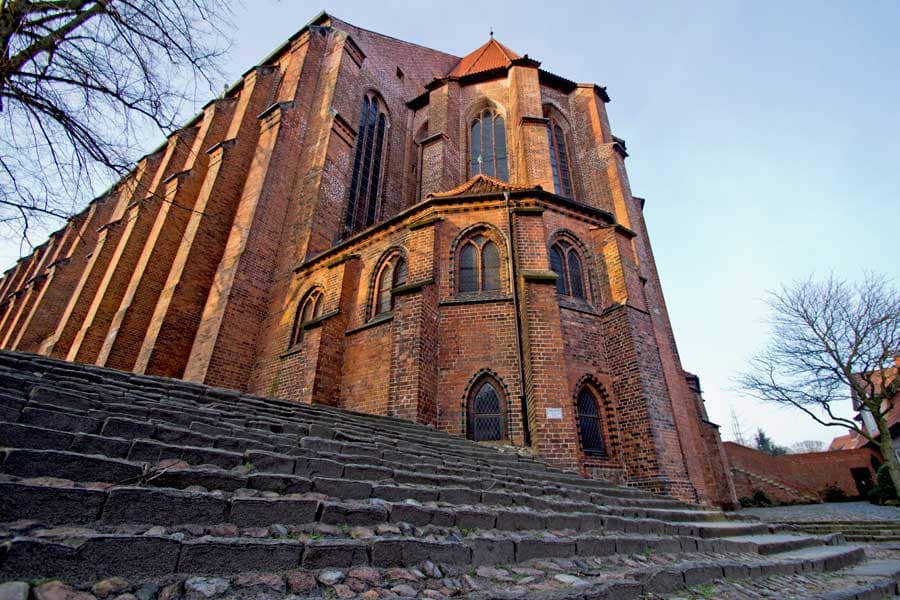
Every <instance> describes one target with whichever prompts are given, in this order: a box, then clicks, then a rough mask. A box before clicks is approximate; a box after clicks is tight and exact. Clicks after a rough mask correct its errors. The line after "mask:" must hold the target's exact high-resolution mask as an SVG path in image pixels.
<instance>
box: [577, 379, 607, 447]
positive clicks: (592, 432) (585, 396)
mask: <svg viewBox="0 0 900 600" xmlns="http://www.w3.org/2000/svg"><path fill="white" fill-rule="evenodd" d="M577 408H578V437H579V440H580V441H581V449H582V450H584V453H585V454H586V455H588V456H606V448H605V447H604V445H603V432H602V430H601V428H600V411H599V410H598V407H597V399H596V398H595V397H594V394H593V393H591V390H589V389H588V388H587V387H584V388H582V389H581V391H580V392H579V393H578V403H577Z"/></svg>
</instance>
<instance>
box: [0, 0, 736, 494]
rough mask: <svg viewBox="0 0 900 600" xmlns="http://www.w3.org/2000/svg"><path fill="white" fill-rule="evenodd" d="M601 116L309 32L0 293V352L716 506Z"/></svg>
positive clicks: (584, 98) (514, 85)
mask: <svg viewBox="0 0 900 600" xmlns="http://www.w3.org/2000/svg"><path fill="white" fill-rule="evenodd" d="M608 101H609V97H608V96H607V93H606V90H605V89H604V88H602V87H600V86H598V85H595V84H581V83H575V82H573V81H570V80H568V79H566V78H565V77H563V76H560V75H558V74H555V73H551V72H548V71H546V70H544V69H541V66H540V63H539V62H538V61H537V60H535V59H533V58H530V57H529V56H528V55H521V54H519V53H517V52H514V51H513V50H511V49H509V48H507V47H505V46H504V45H502V44H501V43H500V42H498V41H497V40H495V39H493V38H491V39H489V40H488V41H487V42H486V43H485V44H484V45H483V46H481V47H479V48H477V49H476V50H474V51H473V52H471V53H470V54H468V55H467V56H465V57H462V58H460V57H457V56H453V55H450V54H446V53H444V52H439V51H436V50H432V49H429V48H425V47H422V46H418V45H416V44H411V43H408V42H404V41H401V40H397V39H394V38H391V37H388V36H385V35H381V34H378V33H375V32H371V31H367V30H365V29H361V28H359V27H356V26H353V25H350V24H349V23H346V22H343V21H340V20H338V19H336V18H334V17H332V16H329V15H327V14H322V15H320V16H319V17H317V18H316V19H315V20H313V21H312V22H311V23H310V24H309V25H308V26H306V27H304V28H303V29H302V30H301V31H300V32H298V33H297V34H296V35H295V36H293V37H292V38H291V39H289V40H288V41H287V42H285V43H284V44H283V45H282V46H280V47H279V48H278V49H277V50H276V51H275V52H274V53H273V54H272V55H271V56H270V57H268V58H267V59H265V60H264V61H263V63H262V64H260V65H259V66H256V67H254V68H252V69H250V70H249V71H248V72H247V73H246V74H245V75H244V76H243V78H242V79H241V81H240V82H238V83H237V84H236V85H234V86H233V87H232V88H230V89H229V90H227V92H226V93H225V94H224V95H223V97H221V98H219V99H216V100H213V101H211V102H210V103H209V104H208V105H207V106H206V107H204V109H203V111H202V113H201V114H199V115H197V117H195V118H194V119H193V120H192V121H191V122H190V123H188V124H187V125H186V126H185V127H184V128H183V129H181V130H180V131H178V132H177V133H175V134H173V135H172V136H171V137H170V139H169V140H168V141H167V143H166V144H165V145H163V146H162V147H161V148H159V149H158V150H157V151H155V152H153V153H151V154H150V155H148V156H146V157H144V158H143V159H142V160H141V161H140V162H139V163H138V165H137V167H136V169H135V170H134V172H133V173H132V174H131V175H130V176H129V177H128V178H126V179H124V180H123V181H122V182H120V184H119V185H117V186H116V187H115V188H114V189H113V190H111V191H110V192H109V193H107V194H106V195H104V196H102V197H100V198H97V199H96V200H95V201H94V202H92V203H91V204H90V206H88V207H87V208H86V209H85V210H84V211H83V212H82V213H80V214H78V215H76V216H75V217H73V218H72V219H71V221H70V222H69V223H68V225H66V227H64V228H63V229H61V230H60V231H58V232H56V233H55V234H53V235H51V236H50V239H49V240H48V241H47V242H46V243H45V244H43V245H41V246H39V247H38V248H36V249H35V251H34V253H33V254H32V255H31V256H29V257H27V258H23V259H22V260H20V261H19V262H18V263H17V264H16V265H15V266H14V267H13V268H12V269H11V270H9V271H7V272H6V274H5V276H4V278H3V279H2V281H0V298H2V306H0V346H2V347H3V348H6V349H14V350H22V351H31V352H37V353H41V354H45V355H50V356H53V357H58V358H65V359H68V360H71V361H77V362H85V363H93V364H97V365H102V366H107V367H113V368H118V369H124V370H131V371H134V372H137V373H148V374H155V375H162V376H168V377H178V378H183V379H186V380H189V381H197V382H203V383H206V384H212V385H217V386H223V387H227V388H234V389H237V390H244V391H250V392H253V393H256V394H261V395H266V396H277V397H282V398H289V399H293V400H295V401H297V402H308V403H309V402H312V403H320V404H327V405H334V406H339V407H342V408H345V409H350V410H356V411H361V412H367V413H374V414H382V415H392V416H398V417H403V418H406V419H409V420H413V421H418V422H420V423H425V424H430V425H433V426H435V427H437V428H440V429H442V430H445V431H448V432H452V433H455V434H457V435H460V436H468V437H469V438H472V439H475V440H478V441H482V442H484V443H505V444H512V445H516V446H532V447H533V448H534V449H535V450H536V451H537V452H538V453H539V454H540V455H541V456H542V457H543V458H544V459H546V460H547V461H550V462H552V463H554V464H557V465H560V466H563V467H567V468H571V469H577V470H579V471H581V472H582V473H583V474H585V475H586V476H594V477H603V478H608V479H612V480H616V481H627V482H630V483H631V484H633V485H637V486H640V487H642V488H645V489H648V490H652V491H656V492H660V493H665V494H669V495H672V496H676V497H678V498H682V499H686V500H691V501H700V502H706V503H716V504H720V505H727V506H730V505H733V504H734V501H735V498H734V492H733V488H732V487H731V485H730V482H729V479H728V469H727V468H726V467H725V460H724V454H723V450H722V446H721V441H720V439H719V434H718V430H717V427H716V426H715V425H714V424H712V423H710V422H709V421H708V419H707V417H706V413H705V410H704V408H703V400H702V398H701V396H700V391H699V381H698V380H697V378H696V377H695V376H693V375H690V374H688V373H685V371H684V370H683V369H682V366H681V363H680V360H679V357H678V351H677V348H676V345H675V340H674V337H673V334H672V328H671V325H670V322H669V318H668V314H667V312H666V306H665V302H664V300H663V294H662V290H661V288H660V282H659V277H658V274H657V271H656V265H655V263H654V258H653V253H652V250H651V247H650V242H649V238H648V234H647V229H646V226H645V223H644V218H643V210H644V200H643V199H641V198H637V197H635V196H633V195H632V193H631V188H630V185H629V182H628V178H627V176H626V172H625V166H624V161H625V157H626V156H627V154H626V150H625V143H624V142H623V141H622V140H621V139H619V138H617V137H616V136H614V135H613V133H612V130H611V128H610V125H609V122H608V120H607V114H606V107H605V105H606V103H607V102H608Z"/></svg>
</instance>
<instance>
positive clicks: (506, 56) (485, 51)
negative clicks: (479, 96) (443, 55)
mask: <svg viewBox="0 0 900 600" xmlns="http://www.w3.org/2000/svg"><path fill="white" fill-rule="evenodd" d="M520 58H522V56H521V55H519V54H518V53H517V52H513V51H512V50H510V49H509V48H507V47H506V46H504V45H503V44H501V43H500V42H498V41H497V40H495V39H494V37H493V36H491V39H489V40H488V41H487V42H486V43H485V44H483V45H481V46H479V47H478V48H476V49H475V50H473V51H472V52H470V53H469V54H467V55H466V56H464V57H462V59H461V60H460V61H459V62H458V63H456V66H455V67H453V70H452V71H450V73H448V74H447V76H448V77H465V76H466V75H474V74H476V73H483V72H485V71H491V70H493V69H500V68H502V67H506V66H508V65H509V64H510V63H511V62H512V61H514V60H517V59H520Z"/></svg>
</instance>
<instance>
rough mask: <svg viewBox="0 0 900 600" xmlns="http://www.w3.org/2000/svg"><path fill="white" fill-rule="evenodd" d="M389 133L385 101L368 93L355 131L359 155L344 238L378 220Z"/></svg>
mask: <svg viewBox="0 0 900 600" xmlns="http://www.w3.org/2000/svg"><path fill="white" fill-rule="evenodd" d="M386 132H387V116H385V110H384V104H383V103H382V102H381V100H379V99H378V98H377V97H376V96H375V95H374V94H366V96H365V97H363V105H362V111H361V112H360V117H359V131H358V132H357V134H356V154H355V155H354V158H353V174H352V176H351V177H350V192H349V197H348V199H347V213H346V215H345V216H344V237H347V236H348V235H351V234H353V233H356V232H357V231H359V230H361V229H365V228H366V227H369V226H371V225H373V224H374V223H375V218H376V216H377V213H378V191H379V185H380V183H381V168H382V157H383V155H384V143H385V142H384V140H385V135H386Z"/></svg>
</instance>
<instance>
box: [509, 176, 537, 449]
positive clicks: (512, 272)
mask: <svg viewBox="0 0 900 600" xmlns="http://www.w3.org/2000/svg"><path fill="white" fill-rule="evenodd" d="M503 198H504V199H505V200H506V222H507V226H508V228H509V235H508V236H507V240H506V245H507V253H508V254H509V281H510V284H511V286H512V293H513V310H514V311H515V313H516V318H515V325H516V350H518V353H519V382H520V383H519V387H520V390H521V391H520V393H519V401H520V403H521V404H520V409H521V411H522V434H523V438H524V441H525V445H526V446H531V423H529V421H528V399H527V398H526V396H525V348H524V346H523V345H522V314H521V312H520V310H519V308H520V300H519V279H518V277H517V269H516V245H515V243H514V242H513V240H514V239H515V232H514V229H513V218H512V208H511V207H510V198H509V192H508V191H507V192H503Z"/></svg>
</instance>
